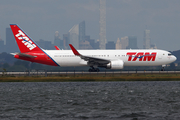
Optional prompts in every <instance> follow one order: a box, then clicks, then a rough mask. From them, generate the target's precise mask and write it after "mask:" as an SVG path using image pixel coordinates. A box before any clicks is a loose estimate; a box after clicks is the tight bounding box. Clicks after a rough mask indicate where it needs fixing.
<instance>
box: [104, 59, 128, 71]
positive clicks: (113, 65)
mask: <svg viewBox="0 0 180 120" xmlns="http://www.w3.org/2000/svg"><path fill="white" fill-rule="evenodd" d="M123 67H124V62H123V61H122V60H113V61H111V62H110V63H108V64H107V67H106V68H107V69H123Z"/></svg>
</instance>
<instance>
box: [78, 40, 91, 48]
mask: <svg viewBox="0 0 180 120" xmlns="http://www.w3.org/2000/svg"><path fill="white" fill-rule="evenodd" d="M79 49H81V50H88V49H92V46H91V45H90V43H89V42H88V41H85V40H84V41H81V42H80V44H79Z"/></svg>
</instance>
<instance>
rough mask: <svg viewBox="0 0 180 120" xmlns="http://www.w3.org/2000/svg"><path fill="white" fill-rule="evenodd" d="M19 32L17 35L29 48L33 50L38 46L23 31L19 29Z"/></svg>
mask: <svg viewBox="0 0 180 120" xmlns="http://www.w3.org/2000/svg"><path fill="white" fill-rule="evenodd" d="M18 32H19V33H18V34H16V35H15V36H16V37H17V38H18V39H19V40H22V43H23V44H24V45H25V46H26V47H27V48H28V49H29V50H33V49H34V48H36V45H35V44H33V42H32V41H31V40H30V39H29V38H28V37H27V36H26V35H25V34H24V33H23V32H22V31H21V30H18Z"/></svg>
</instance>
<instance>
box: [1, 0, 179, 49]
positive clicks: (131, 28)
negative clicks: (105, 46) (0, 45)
mask: <svg viewBox="0 0 180 120" xmlns="http://www.w3.org/2000/svg"><path fill="white" fill-rule="evenodd" d="M20 3H21V4H20ZM179 5H180V1H178V0H172V1H169V0H158V2H157V1H156V0H151V1H144V0H135V1H134V0H122V1H119V0H114V1H106V38H107V42H108V41H114V42H116V40H117V38H121V37H124V36H137V42H138V48H143V47H142V46H143V36H144V35H143V33H144V30H145V29H146V26H147V29H148V30H150V31H151V34H150V37H151V42H152V43H154V44H155V45H156V46H157V47H158V48H159V49H165V50H170V51H173V50H179V49H180V46H179V44H180V41H179V39H180V34H179V32H180V24H179V19H180V15H179V13H180V8H179ZM0 9H1V10H0V17H1V23H0V37H1V39H2V40H4V41H5V39H6V37H5V31H4V30H5V29H6V28H7V27H9V24H13V23H15V24H18V25H19V26H21V27H22V28H23V29H24V30H25V31H26V32H27V33H28V34H29V35H30V36H31V38H32V39H34V40H35V41H38V40H39V39H44V40H51V42H52V41H53V40H54V39H53V36H54V33H55V31H59V34H60V37H61V38H63V33H67V32H68V30H69V29H70V28H72V26H73V25H75V24H77V23H79V22H80V21H83V20H85V21H86V33H87V35H90V36H91V38H93V39H95V40H97V39H99V0H91V1H88V0H86V1H84V0H76V1H73V0H68V1H56V0H52V1H47V0H43V1H42V0H39V1H35V0H31V1H22V0H17V1H13V0H8V1H1V2H0Z"/></svg>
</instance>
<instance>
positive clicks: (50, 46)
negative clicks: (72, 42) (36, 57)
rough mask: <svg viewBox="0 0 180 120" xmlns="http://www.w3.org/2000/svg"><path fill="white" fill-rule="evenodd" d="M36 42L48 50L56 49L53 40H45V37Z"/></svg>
mask: <svg viewBox="0 0 180 120" xmlns="http://www.w3.org/2000/svg"><path fill="white" fill-rule="evenodd" d="M36 43H37V44H38V45H39V46H40V47H41V48H43V49H46V50H53V49H55V47H54V45H53V44H52V43H51V41H45V40H43V39H40V40H39V41H36Z"/></svg>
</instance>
